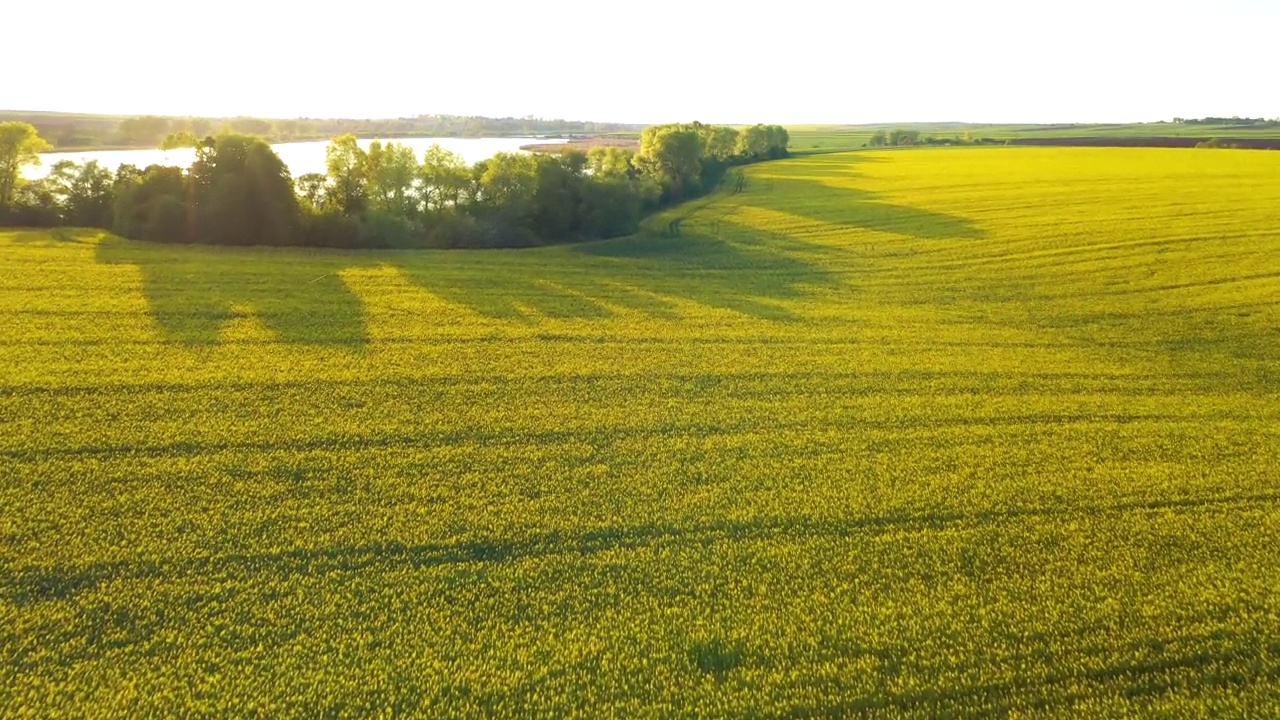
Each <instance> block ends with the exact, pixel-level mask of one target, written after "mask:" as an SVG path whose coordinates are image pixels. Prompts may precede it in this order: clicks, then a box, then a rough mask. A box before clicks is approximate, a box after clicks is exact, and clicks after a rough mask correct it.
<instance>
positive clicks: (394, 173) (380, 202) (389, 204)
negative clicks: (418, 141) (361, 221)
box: [366, 140, 421, 218]
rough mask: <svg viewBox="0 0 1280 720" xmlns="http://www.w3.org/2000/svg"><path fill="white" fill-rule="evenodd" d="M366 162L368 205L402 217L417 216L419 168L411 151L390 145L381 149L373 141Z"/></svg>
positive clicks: (419, 201) (411, 149)
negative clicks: (369, 203)
mask: <svg viewBox="0 0 1280 720" xmlns="http://www.w3.org/2000/svg"><path fill="white" fill-rule="evenodd" d="M367 161H368V162H367V166H366V170H367V172H368V177H367V182H368V188H369V199H370V202H371V204H372V206H373V207H374V208H376V209H379V210H384V211H386V212H389V213H392V214H394V215H399V216H400V217H404V218H411V217H413V216H415V215H417V214H418V213H419V210H420V208H421V200H420V198H419V194H418V182H417V181H418V177H419V170H420V167H419V165H418V157H417V155H415V154H414V152H413V148H411V147H409V146H407V145H401V144H400V143H394V142H392V143H387V144H386V145H385V146H384V145H382V144H381V143H379V142H378V141H376V140H375V141H374V142H373V144H372V145H371V146H370V147H369V152H368V158H367Z"/></svg>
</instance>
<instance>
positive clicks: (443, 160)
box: [418, 145, 472, 212]
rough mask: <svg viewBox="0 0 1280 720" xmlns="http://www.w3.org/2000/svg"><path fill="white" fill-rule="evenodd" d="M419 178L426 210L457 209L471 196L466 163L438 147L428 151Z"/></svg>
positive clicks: (453, 153)
mask: <svg viewBox="0 0 1280 720" xmlns="http://www.w3.org/2000/svg"><path fill="white" fill-rule="evenodd" d="M418 175H419V181H420V183H421V188H422V194H423V200H424V201H425V204H426V207H427V209H428V210H434V211H436V212H439V211H442V210H444V209H445V208H457V207H459V206H460V205H461V204H462V202H463V200H464V198H465V197H466V196H467V195H468V194H470V193H469V189H470V187H471V184H472V182H471V180H472V178H471V168H470V167H468V166H467V161H466V160H464V159H463V158H462V156H461V155H459V154H457V153H455V152H450V151H448V150H445V149H444V148H442V147H440V146H439V145H432V146H431V147H429V148H427V152H426V153H425V155H424V156H423V158H422V165H421V167H420V168H419V170H418Z"/></svg>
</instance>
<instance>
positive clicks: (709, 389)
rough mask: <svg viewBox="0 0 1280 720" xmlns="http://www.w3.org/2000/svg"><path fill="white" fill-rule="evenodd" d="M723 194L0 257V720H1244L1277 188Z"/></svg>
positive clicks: (1165, 175) (1129, 158)
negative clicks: (455, 240)
mask: <svg viewBox="0 0 1280 720" xmlns="http://www.w3.org/2000/svg"><path fill="white" fill-rule="evenodd" d="M744 173H745V183H744V184H743V189H742V190H741V192H736V193H733V192H731V191H726V192H725V193H723V194H718V195H715V196H713V197H711V198H710V199H704V200H701V201H697V202H695V203H691V204H689V205H685V206H682V207H680V208H676V209H674V210H671V211H668V212H667V213H664V214H663V215H662V216H660V217H656V218H654V219H653V222H652V223H651V226H652V227H653V228H655V230H656V231H655V232H653V233H651V234H647V235H641V236H637V237H635V238H626V239H620V240H612V241H604V242H599V243H590V244H585V245H577V246H562V247H549V248H541V249H534V250H520V251H432V252H340V251H303V250H279V249H274V250H273V249H229V248H204V247H172V246H154V245H148V244H145V243H139V242H132V241H126V240H123V239H120V238H117V237H113V236H109V235H106V234H103V233H100V232H96V231H73V230H55V231H44V230H29V231H28V230H0V270H2V271H0V539H2V540H3V542H0V716H5V717H30V718H58V717H68V718H70V717H145V716H173V715H190V716H214V717H224V716H226V717H253V716H257V717H280V716H290V715H293V716H308V717H317V716H322V717H369V716H379V717H393V716H398V717H403V716H422V717H480V716H490V717H545V718H560V717H580V718H597V717H635V718H640V717H655V718H657V717H663V718H665V717H776V716H787V717H812V716H823V717H830V716H849V715H854V714H857V713H869V714H871V715H874V716H884V717H939V716H947V715H956V716H976V715H995V716H1007V715H1015V716H1017V715H1032V714H1034V715H1037V716H1049V717H1054V716H1056V717H1115V716H1123V715H1137V716H1148V715H1150V716H1157V715H1174V716H1222V717H1231V716H1237V717H1243V716H1253V717H1260V716H1270V715H1274V714H1276V713H1277V712H1280V580H1278V578H1280V554H1278V553H1277V552H1276V548H1277V547H1280V505H1278V502H1280V332H1278V329H1280V222H1277V220H1280V214H1278V213H1280V211H1278V210H1277V208H1280V153H1268V152H1246V151H1230V150H1222V151H1211V150H1147V149H1082V148H1003V147H999V148H957V149H938V150H919V151H881V152H855V153H845V154H832V155H814V156H808V157H798V158H793V159H790V160H785V161H776V162H770V163H764V164H759V165H754V166H750V167H748V168H746V169H745V170H744ZM677 221H678V222H677ZM673 226H674V228H677V229H678V233H679V235H678V236H672V235H664V234H662V231H663V230H664V229H666V228H671V227H673Z"/></svg>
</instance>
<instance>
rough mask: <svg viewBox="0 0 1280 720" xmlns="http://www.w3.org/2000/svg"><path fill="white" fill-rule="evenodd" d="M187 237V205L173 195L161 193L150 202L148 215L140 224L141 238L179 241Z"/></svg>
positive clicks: (157, 240) (170, 241) (156, 240)
mask: <svg viewBox="0 0 1280 720" xmlns="http://www.w3.org/2000/svg"><path fill="white" fill-rule="evenodd" d="M186 237H187V206H186V205H185V204H184V203H183V202H182V200H181V199H180V198H177V197H174V196H173V195H161V196H160V197H158V198H156V199H155V200H154V201H152V203H151V208H150V213H149V217H148V218H147V221H146V223H145V224H144V225H143V226H142V239H143V240H152V241H155V242H167V243H179V242H183V241H184V240H186Z"/></svg>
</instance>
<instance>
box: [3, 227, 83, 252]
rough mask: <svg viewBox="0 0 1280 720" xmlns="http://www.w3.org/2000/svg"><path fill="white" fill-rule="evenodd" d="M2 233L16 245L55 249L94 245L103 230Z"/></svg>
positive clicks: (59, 229)
mask: <svg viewBox="0 0 1280 720" xmlns="http://www.w3.org/2000/svg"><path fill="white" fill-rule="evenodd" d="M0 232H4V233H5V234H6V235H8V236H9V238H10V239H11V240H12V241H13V242H14V243H17V244H21V245H40V246H44V247H55V246H58V245H93V244H94V242H95V241H96V240H97V238H98V237H99V236H100V235H102V234H103V231H101V230H87V229H84V228H65V227H59V228H49V229H47V230H15V231H8V232H6V231H0Z"/></svg>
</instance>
